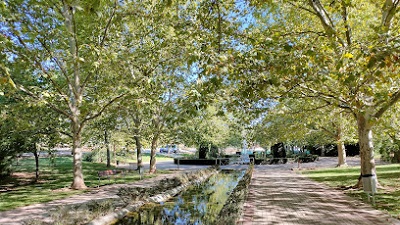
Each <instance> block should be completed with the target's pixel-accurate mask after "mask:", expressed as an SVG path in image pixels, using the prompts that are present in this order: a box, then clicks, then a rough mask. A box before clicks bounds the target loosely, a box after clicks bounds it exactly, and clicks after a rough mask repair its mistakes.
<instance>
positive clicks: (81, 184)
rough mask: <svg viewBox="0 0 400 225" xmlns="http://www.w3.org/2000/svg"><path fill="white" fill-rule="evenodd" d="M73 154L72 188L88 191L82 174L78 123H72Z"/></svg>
mask: <svg viewBox="0 0 400 225" xmlns="http://www.w3.org/2000/svg"><path fill="white" fill-rule="evenodd" d="M72 126H73V128H72V130H73V136H72V154H73V165H74V172H73V175H74V180H73V182H72V185H71V188H72V189H76V190H80V189H86V188H87V187H86V185H85V181H84V179H83V173H82V149H81V131H80V126H79V124H78V123H76V122H73V121H72Z"/></svg>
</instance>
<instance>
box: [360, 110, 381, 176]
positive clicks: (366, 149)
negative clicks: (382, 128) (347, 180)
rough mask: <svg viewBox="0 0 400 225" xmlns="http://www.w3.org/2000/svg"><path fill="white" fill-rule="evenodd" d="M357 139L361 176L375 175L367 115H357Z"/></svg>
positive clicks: (370, 126)
mask: <svg viewBox="0 0 400 225" xmlns="http://www.w3.org/2000/svg"><path fill="white" fill-rule="evenodd" d="M357 125H358V139H359V144H360V159H361V176H371V175H372V176H375V178H376V183H378V178H377V176H376V168H375V159H374V146H373V141H372V130H371V128H372V125H371V122H370V121H369V120H368V117H367V116H366V115H363V114H358V115H357Z"/></svg>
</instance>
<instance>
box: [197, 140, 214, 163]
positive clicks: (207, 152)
mask: <svg viewBox="0 0 400 225" xmlns="http://www.w3.org/2000/svg"><path fill="white" fill-rule="evenodd" d="M218 153H219V152H218V146H216V145H215V144H213V143H211V142H202V143H201V144H200V146H199V159H206V158H207V159H210V158H216V157H218Z"/></svg>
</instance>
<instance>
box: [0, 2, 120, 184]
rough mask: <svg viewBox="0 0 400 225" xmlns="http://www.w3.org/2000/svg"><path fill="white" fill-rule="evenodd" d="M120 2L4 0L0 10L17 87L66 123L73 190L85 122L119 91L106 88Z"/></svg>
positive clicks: (112, 76)
mask: <svg viewBox="0 0 400 225" xmlns="http://www.w3.org/2000/svg"><path fill="white" fill-rule="evenodd" d="M119 6H120V4H119V3H118V2H117V1H111V0H110V1H102V2H101V3H99V2H96V1H89V2H77V1H68V0H64V1H50V2H49V1H46V2H42V1H35V0H26V1H22V0H21V1H5V4H2V7H1V8H0V10H1V15H2V16H3V17H1V21H0V22H1V24H2V29H1V34H2V35H3V36H5V37H7V47H6V48H5V50H4V51H6V52H7V53H8V58H7V60H8V62H9V64H12V65H9V68H10V74H11V78H12V80H13V81H14V82H15V84H16V88H17V89H18V90H19V91H20V92H23V93H25V94H26V95H27V96H29V97H30V101H31V102H42V103H45V104H46V105H47V106H48V107H49V108H51V109H53V110H54V111H56V112H57V113H59V114H60V115H63V116H64V117H65V118H67V119H68V120H69V121H70V124H71V129H70V135H71V137H72V146H73V147H72V152H73V165H74V170H73V177H74V178H73V182H72V185H71V187H72V188H73V189H83V188H86V185H85V183H84V179H83V174H82V151H81V144H82V143H81V136H82V132H83V129H84V127H85V124H86V123H87V122H88V121H90V120H92V119H94V118H96V117H98V116H99V115H101V113H102V112H103V111H104V110H105V108H106V107H108V106H109V105H111V104H112V103H114V102H115V101H116V100H118V99H119V98H121V97H122V96H123V95H124V93H123V92H120V91H119V90H118V86H111V87H112V89H113V92H112V93H113V94H111V95H110V94H108V93H110V82H111V81H113V80H114V79H117V78H116V74H115V73H112V70H111V71H110V68H107V67H109V66H110V65H112V64H113V63H114V60H115V55H114V52H113V49H114V48H115V46H118V43H115V42H114V40H115V36H117V34H118V28H119V26H118V16H117V15H118V8H119ZM17 65H18V66H19V67H17ZM112 68H113V67H111V69H112ZM25 79H28V80H31V79H36V80H38V81H39V85H35V86H29V85H26V82H24V80H25ZM106 87H107V89H106Z"/></svg>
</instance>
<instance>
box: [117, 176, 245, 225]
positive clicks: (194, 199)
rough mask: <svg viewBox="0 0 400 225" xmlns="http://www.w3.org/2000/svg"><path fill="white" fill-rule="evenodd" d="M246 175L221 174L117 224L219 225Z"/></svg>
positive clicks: (143, 209)
mask: <svg viewBox="0 0 400 225" xmlns="http://www.w3.org/2000/svg"><path fill="white" fill-rule="evenodd" d="M244 173H245V171H244V170H243V171H221V172H220V173H218V174H215V175H213V176H212V177H210V179H209V180H208V181H206V182H205V183H203V184H201V185H196V186H193V187H191V188H189V189H188V190H187V191H185V192H184V193H181V194H180V195H178V196H176V197H174V198H172V199H170V200H169V201H168V202H164V203H162V204H146V205H144V206H143V207H141V208H140V209H139V211H138V212H133V213H131V214H129V215H128V216H126V217H125V218H123V219H122V220H120V221H118V222H117V223H115V224H118V225H128V224H129V225H130V224H163V225H164V224H174V225H184V224H185V225H186V224H194V225H200V224H204V225H209V224H215V223H216V221H217V220H218V218H217V216H218V214H219V212H220V211H221V209H222V207H223V206H224V204H225V202H226V200H227V199H228V196H229V194H230V192H231V191H232V190H233V189H234V188H235V187H236V185H237V184H238V182H239V181H240V179H242V177H243V175H244Z"/></svg>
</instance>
